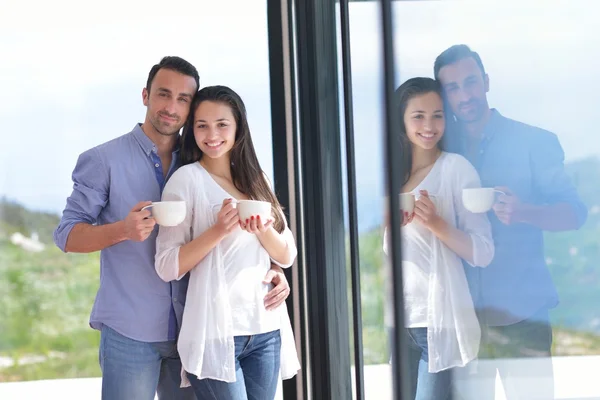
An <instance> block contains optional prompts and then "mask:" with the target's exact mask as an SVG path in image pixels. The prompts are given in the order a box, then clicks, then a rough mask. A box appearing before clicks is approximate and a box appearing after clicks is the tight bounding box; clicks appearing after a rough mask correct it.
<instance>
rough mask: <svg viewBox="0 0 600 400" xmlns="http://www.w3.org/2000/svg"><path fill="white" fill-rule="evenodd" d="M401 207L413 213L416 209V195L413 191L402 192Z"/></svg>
mask: <svg viewBox="0 0 600 400" xmlns="http://www.w3.org/2000/svg"><path fill="white" fill-rule="evenodd" d="M400 209H401V210H402V211H403V212H407V213H409V214H412V213H413V211H414V209H415V195H414V194H412V193H400Z"/></svg>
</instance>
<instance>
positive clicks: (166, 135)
mask: <svg viewBox="0 0 600 400" xmlns="http://www.w3.org/2000/svg"><path fill="white" fill-rule="evenodd" d="M198 87H199V76H198V72H197V70H196V68H195V67H194V66H193V65H191V64H190V63H189V62H187V61H185V60H183V59H181V58H179V57H165V58H163V59H162V60H161V61H160V63H159V64H157V65H154V66H153V67H152V69H151V70H150V74H149V76H148V81H147V83H146V87H145V88H144V89H143V91H142V99H143V103H144V105H145V106H146V108H147V111H146V117H145V121H144V123H143V124H136V126H135V127H134V128H133V131H131V132H130V133H128V134H125V135H123V136H121V137H118V138H116V139H114V140H111V141H109V142H107V143H104V144H101V145H99V146H97V147H94V148H92V149H90V150H88V151H86V152H84V153H82V154H81V155H80V156H79V159H78V161H77V165H76V166H75V170H74V171H73V182H74V186H73V193H72V194H71V196H70V197H69V198H68V199H67V205H66V208H65V210H64V212H63V216H62V220H61V222H60V224H59V226H58V228H57V229H56V231H55V232H54V241H55V243H56V245H57V246H58V247H59V248H60V249H61V250H63V251H64V252H74V253H89V252H94V251H100V288H99V289H98V293H97V295H96V300H95V303H94V307H93V309H92V313H91V316H90V325H91V326H92V327H93V328H94V329H98V330H100V331H101V341H100V357H99V359H100V366H101V369H102V398H103V399H110V400H121V399H123V400H130V399H136V400H138V399H139V400H146V399H148V400H153V399H154V396H155V393H158V396H159V398H160V399H194V398H195V397H194V394H193V392H192V390H191V388H187V389H179V384H180V372H181V362H180V360H179V355H178V353H177V343H176V339H177V334H178V331H179V328H180V326H181V319H182V315H183V307H184V304H185V296H186V290H187V283H188V277H187V276H186V277H184V278H183V279H181V280H180V281H173V282H170V283H165V282H164V281H163V280H162V279H160V278H159V277H158V275H157V274H156V271H155V269H154V255H155V239H156V234H157V227H156V226H155V221H154V219H153V218H152V217H151V213H150V211H148V210H142V208H143V207H144V206H146V205H149V204H151V202H152V201H160V198H161V192H162V190H163V187H164V185H165V182H166V181H167V179H168V178H169V177H170V176H171V175H172V174H173V172H174V171H175V170H176V169H177V168H178V166H179V162H178V153H179V140H180V135H179V131H180V129H181V127H182V126H183V124H184V123H185V121H186V119H187V117H188V114H189V112H190V104H191V101H192V99H193V97H194V95H195V94H196V92H197V91H198ZM278 268H279V267H276V266H273V269H271V271H269V273H268V274H267V276H266V277H265V281H270V282H272V283H274V284H275V285H276V286H275V287H274V289H272V290H271V291H270V292H269V294H268V295H267V296H266V297H265V306H266V307H267V308H275V307H277V306H278V305H280V304H281V303H282V302H283V301H284V300H285V298H286V297H287V296H288V294H289V285H288V283H287V281H286V279H285V276H284V275H283V272H282V271H281V269H278ZM199 400H200V399H199Z"/></svg>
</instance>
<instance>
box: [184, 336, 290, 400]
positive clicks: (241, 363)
mask: <svg viewBox="0 0 600 400" xmlns="http://www.w3.org/2000/svg"><path fill="white" fill-rule="evenodd" d="M234 341H235V373H236V381H235V382H231V383H228V382H223V381H218V380H215V379H198V378H197V377H196V376H195V375H192V374H189V373H188V378H189V380H190V383H191V384H192V387H193V388H194V392H196V397H198V399H201V400H272V399H273V398H275V392H276V391H277V381H278V379H279V361H280V353H281V336H280V335H279V330H276V331H272V332H267V333H261V334H258V335H252V336H236V337H235V338H234Z"/></svg>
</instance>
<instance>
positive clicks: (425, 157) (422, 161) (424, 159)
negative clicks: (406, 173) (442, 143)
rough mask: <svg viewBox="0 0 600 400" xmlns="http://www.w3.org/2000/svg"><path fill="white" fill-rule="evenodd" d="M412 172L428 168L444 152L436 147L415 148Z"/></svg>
mask: <svg viewBox="0 0 600 400" xmlns="http://www.w3.org/2000/svg"><path fill="white" fill-rule="evenodd" d="M412 153H413V154H412V155H413V160H412V171H418V170H421V169H423V168H427V167H429V166H430V165H432V164H433V163H435V161H436V160H437V159H438V158H439V156H440V154H442V151H441V150H440V149H439V148H438V147H435V148H433V149H422V148H421V147H418V146H413V151H412Z"/></svg>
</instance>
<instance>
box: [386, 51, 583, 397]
mask: <svg viewBox="0 0 600 400" xmlns="http://www.w3.org/2000/svg"><path fill="white" fill-rule="evenodd" d="M434 76H435V80H433V79H430V78H413V79H410V80H408V81H406V82H405V83H404V84H402V85H401V86H400V88H398V90H397V93H396V95H397V100H398V104H397V109H398V110H399V111H400V113H401V121H402V122H401V128H402V129H401V139H402V150H403V161H404V162H405V163H406V165H405V168H406V171H407V175H406V176H405V179H404V182H403V187H402V189H403V192H412V193H414V194H415V195H416V197H417V201H416V203H415V208H414V212H413V213H412V214H408V213H405V214H403V221H402V224H403V226H404V228H403V229H402V244H403V252H402V257H403V264H402V268H403V275H404V285H405V287H404V288H403V289H404V299H405V315H406V318H405V328H406V329H405V333H406V334H407V336H408V343H409V345H410V349H409V350H408V351H409V360H410V369H409V375H410V377H411V385H412V387H411V388H412V393H413V396H414V398H415V399H418V400H425V399H436V400H442V399H449V398H451V397H452V393H451V392H452V373H453V372H458V373H460V371H461V369H460V368H457V367H464V366H467V365H471V361H473V360H474V359H476V358H479V359H481V360H483V359H486V360H485V362H481V363H478V365H477V367H476V368H474V369H473V370H470V369H467V370H465V371H469V372H470V373H471V374H470V375H467V376H465V378H464V379H465V380H466V381H467V384H466V386H465V388H464V391H465V392H464V393H461V395H464V396H465V397H467V398H476V399H484V400H487V399H493V398H494V393H495V377H496V372H497V371H498V373H499V374H500V377H501V379H502V381H503V384H504V389H505V393H506V395H507V398H508V399H524V398H527V399H552V398H554V388H553V371H552V361H551V346H552V328H551V324H550V319H549V310H550V309H551V308H553V307H555V306H556V305H557V304H558V296H557V293H556V289H555V287H554V284H553V282H552V279H551V276H550V272H549V271H548V268H547V266H546V264H545V257H544V247H543V232H544V231H565V230H573V229H579V228H580V227H581V226H582V225H583V224H584V223H585V220H586V218H587V208H586V207H585V205H584V204H583V203H582V202H581V200H580V199H579V196H578V195H577V192H576V190H575V187H574V186H573V184H572V182H571V181H570V179H569V178H568V176H567V174H566V172H565V169H564V153H563V150H562V147H561V146H560V143H559V141H558V139H557V137H556V136H555V135H554V134H552V133H550V132H548V131H545V130H542V129H539V128H536V127H532V126H529V125H526V124H523V123H520V122H517V121H514V120H511V119H508V118H506V117H504V116H502V115H501V114H500V113H499V112H498V111H496V110H495V109H490V107H489V105H488V101H487V92H488V90H489V77H488V75H487V73H486V72H485V68H484V66H483V63H482V61H481V58H480V56H479V55H478V54H477V53H476V52H474V51H472V50H471V49H470V48H469V47H468V46H466V45H455V46H452V47H450V48H448V49H447V50H445V51H444V52H442V53H441V54H440V55H439V56H438V57H437V59H436V60H435V64H434ZM440 144H443V147H444V148H445V150H446V151H442V150H441V148H442V147H441V146H440ZM479 186H484V187H496V188H498V189H500V190H501V191H502V192H503V193H504V194H502V195H500V196H498V198H497V201H496V204H495V205H494V207H493V209H492V210H491V211H490V212H489V213H487V215H486V214H473V213H470V212H468V211H467V210H465V208H464V206H463V204H462V200H461V196H462V189H464V188H472V187H479ZM386 242H387V238H386V241H384V246H385V245H386ZM384 250H385V251H386V252H387V248H385V247H384ZM463 264H464V268H463ZM474 267H485V268H474ZM391 307H392V306H391V305H389V307H388V309H391ZM388 318H389V315H388ZM388 323H389V321H388ZM522 357H539V359H538V360H539V362H538V363H537V364H536V365H537V366H538V367H537V369H536V370H535V371H529V375H527V376H524V375H523V373H522V372H520V374H519V373H518V372H516V371H515V370H514V369H513V368H511V367H510V366H509V365H510V364H506V363H503V362H502V361H500V360H499V359H502V358H522ZM532 388H535V389H534V390H533V391H532Z"/></svg>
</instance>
